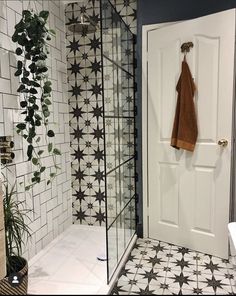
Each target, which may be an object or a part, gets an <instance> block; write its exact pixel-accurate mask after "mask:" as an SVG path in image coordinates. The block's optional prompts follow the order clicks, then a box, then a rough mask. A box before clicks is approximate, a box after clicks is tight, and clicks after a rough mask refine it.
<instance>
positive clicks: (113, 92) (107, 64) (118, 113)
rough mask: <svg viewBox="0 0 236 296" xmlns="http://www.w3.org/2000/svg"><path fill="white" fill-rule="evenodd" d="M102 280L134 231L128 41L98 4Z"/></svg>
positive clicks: (104, 2) (110, 10)
mask: <svg viewBox="0 0 236 296" xmlns="http://www.w3.org/2000/svg"><path fill="white" fill-rule="evenodd" d="M101 16H102V17H101V28H102V34H101V35H102V63H103V88H104V91H103V100H104V127H105V130H104V137H105V175H106V197H107V198H106V208H107V209H106V214H107V242H108V243H107V258H108V281H109V280H110V279H111V277H112V275H113V273H114V271H115V270H116V268H117V266H118V264H119V262H120V260H121V258H122V257H123V255H124V253H125V251H126V249H127V247H128V246H129V243H130V242H131V239H132V237H133V236H134V234H135V227H136V222H135V219H136V209H135V206H136V203H135V108H134V70H133V67H134V50H133V48H134V37H133V34H132V33H131V32H130V30H129V28H128V27H127V25H126V24H125V23H124V22H123V20H122V19H121V17H120V15H119V14H118V13H117V12H116V10H115V8H114V7H113V6H112V4H111V3H110V1H109V0H101Z"/></svg>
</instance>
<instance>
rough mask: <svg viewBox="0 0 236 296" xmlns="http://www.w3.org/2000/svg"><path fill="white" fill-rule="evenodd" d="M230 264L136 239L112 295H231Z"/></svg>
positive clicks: (156, 242) (179, 248)
mask: <svg viewBox="0 0 236 296" xmlns="http://www.w3.org/2000/svg"><path fill="white" fill-rule="evenodd" d="M235 276H236V273H235V271H234V269H233V266H232V265H231V264H230V263H229V262H228V261H227V260H222V259H220V258H217V257H213V256H209V255H206V254H202V253H198V252H194V251H191V250H189V249H186V248H181V247H177V246H175V245H170V244H167V243H163V242H160V241H155V240H145V239H138V240H137V243H136V245H135V247H134V248H133V250H132V252H131V254H130V256H129V259H128V261H127V262H126V264H125V266H124V267H123V269H122V270H121V272H120V275H119V279H118V281H117V283H116V284H115V286H114V288H113V290H112V292H111V294H113V295H226V294H231V295H234V294H235V293H236V287H235Z"/></svg>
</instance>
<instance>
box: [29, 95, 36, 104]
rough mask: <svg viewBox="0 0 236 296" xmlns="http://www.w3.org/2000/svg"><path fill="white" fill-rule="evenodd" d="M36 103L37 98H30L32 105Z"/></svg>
mask: <svg viewBox="0 0 236 296" xmlns="http://www.w3.org/2000/svg"><path fill="white" fill-rule="evenodd" d="M35 101H36V97H35V96H30V97H29V102H30V103H31V104H34V103H35Z"/></svg>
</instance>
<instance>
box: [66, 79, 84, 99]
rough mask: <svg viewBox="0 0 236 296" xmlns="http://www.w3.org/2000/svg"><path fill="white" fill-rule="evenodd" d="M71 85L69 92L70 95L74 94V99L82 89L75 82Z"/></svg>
mask: <svg viewBox="0 0 236 296" xmlns="http://www.w3.org/2000/svg"><path fill="white" fill-rule="evenodd" d="M71 87H72V89H71V90H69V92H71V93H72V96H75V97H76V99H78V96H81V94H82V92H83V91H84V90H83V89H82V88H81V86H80V85H77V82H75V85H74V86H73V85H72V86H71Z"/></svg>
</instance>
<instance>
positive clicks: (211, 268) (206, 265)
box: [204, 261, 219, 273]
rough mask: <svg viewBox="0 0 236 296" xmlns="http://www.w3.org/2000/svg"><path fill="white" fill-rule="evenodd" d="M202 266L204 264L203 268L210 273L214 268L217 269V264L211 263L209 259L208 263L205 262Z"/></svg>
mask: <svg viewBox="0 0 236 296" xmlns="http://www.w3.org/2000/svg"><path fill="white" fill-rule="evenodd" d="M204 266H205V269H209V270H210V271H211V272H212V273H213V272H214V271H215V270H219V264H213V262H212V261H210V262H209V263H205V264H204Z"/></svg>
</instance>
